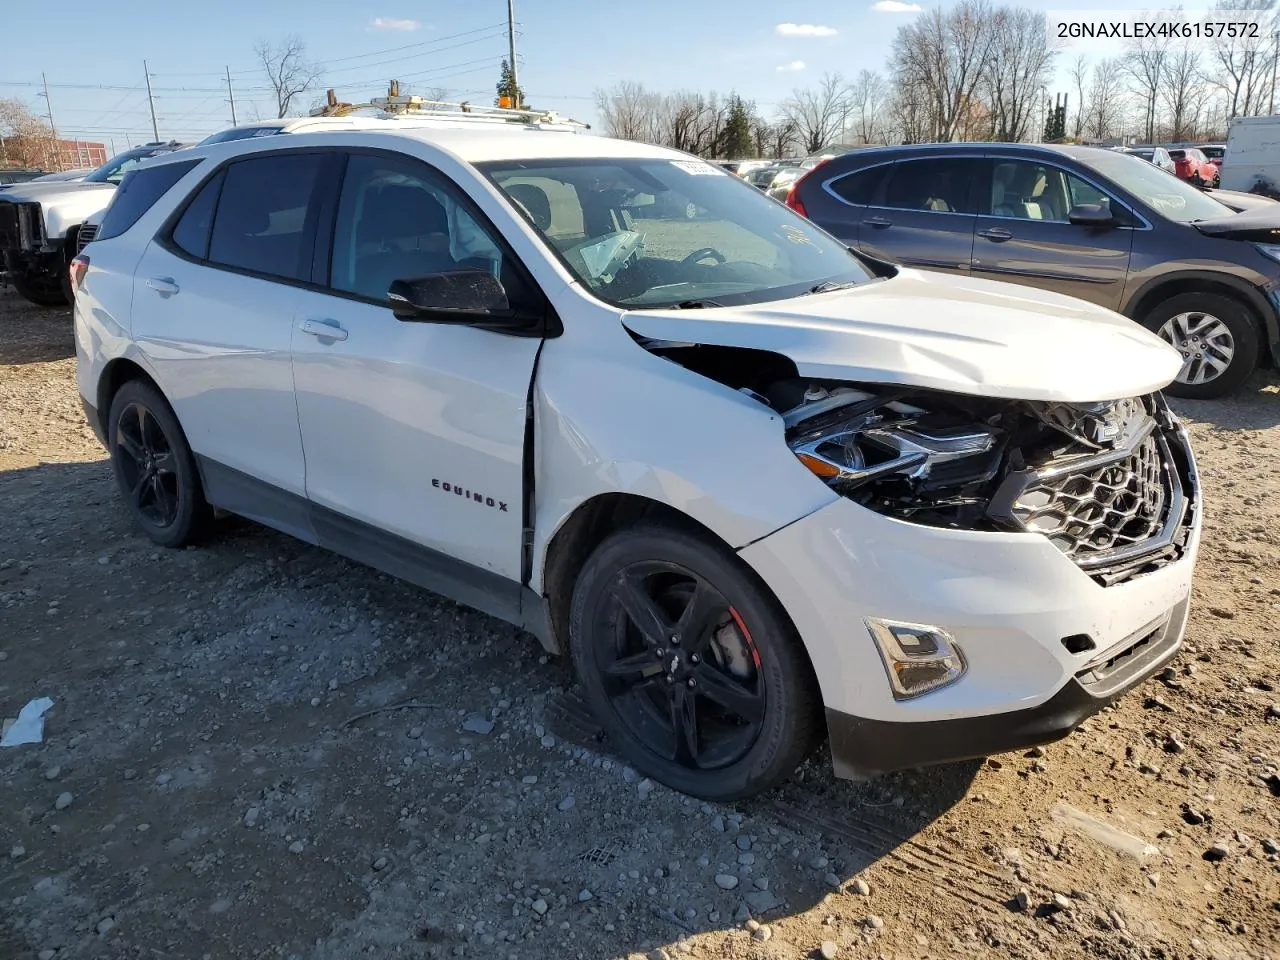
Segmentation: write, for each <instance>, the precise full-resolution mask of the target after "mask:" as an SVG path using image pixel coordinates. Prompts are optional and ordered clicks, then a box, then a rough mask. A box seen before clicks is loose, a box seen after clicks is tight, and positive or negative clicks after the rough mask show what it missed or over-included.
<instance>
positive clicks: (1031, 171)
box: [987, 160, 1083, 223]
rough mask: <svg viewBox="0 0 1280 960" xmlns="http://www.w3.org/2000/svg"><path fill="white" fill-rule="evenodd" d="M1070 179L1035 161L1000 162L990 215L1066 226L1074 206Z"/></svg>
mask: <svg viewBox="0 0 1280 960" xmlns="http://www.w3.org/2000/svg"><path fill="white" fill-rule="evenodd" d="M1067 179H1068V177H1067V174H1066V173H1064V172H1063V171H1061V170H1059V169H1058V168H1057V167H1051V166H1048V165H1046V164H1043V163H1036V162H1035V161H1034V160H997V161H996V162H995V167H994V170H993V172H992V178H991V192H990V194H989V200H990V206H989V208H988V211H987V212H989V213H990V214H991V216H993V217H1007V218H1011V219H1014V220H1048V221H1052V222H1058V223H1065V222H1066V220H1067V213H1068V211H1070V209H1071V206H1072V202H1071V197H1070V194H1069V193H1068V190H1067ZM1082 186H1083V184H1082Z"/></svg>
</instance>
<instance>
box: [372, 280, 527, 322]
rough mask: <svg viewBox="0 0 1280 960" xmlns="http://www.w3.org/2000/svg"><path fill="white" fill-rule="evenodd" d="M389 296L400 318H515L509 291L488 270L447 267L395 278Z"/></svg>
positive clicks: (431, 319) (474, 319)
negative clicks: (410, 276) (508, 296)
mask: <svg viewBox="0 0 1280 960" xmlns="http://www.w3.org/2000/svg"><path fill="white" fill-rule="evenodd" d="M387 298H388V299H389V300H390V301H391V311H392V313H394V314H395V316H396V319H398V320H427V321H436V322H440V323H450V322H453V323H475V322H477V321H479V322H485V321H490V322H492V321H502V320H504V319H511V318H513V313H512V310H511V303H510V301H508V300H507V291H506V290H505V289H503V286H502V283H501V282H500V281H499V280H498V278H497V277H495V276H494V275H493V274H491V273H489V272H488V271H487V270H470V269H463V270H446V271H444V272H442V273H433V274H430V275H428V276H425V277H412V278H408V279H404V280H396V281H394V282H393V283H392V284H391V288H390V289H389V290H388V291H387Z"/></svg>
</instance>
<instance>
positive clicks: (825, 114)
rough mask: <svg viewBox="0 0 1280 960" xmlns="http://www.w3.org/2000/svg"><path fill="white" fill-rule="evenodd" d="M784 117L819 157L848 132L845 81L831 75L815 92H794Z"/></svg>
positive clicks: (784, 104) (785, 105) (784, 109)
mask: <svg viewBox="0 0 1280 960" xmlns="http://www.w3.org/2000/svg"><path fill="white" fill-rule="evenodd" d="M782 114H783V116H784V117H786V118H787V119H788V120H790V121H791V123H792V124H794V127H795V131H796V134H797V135H798V136H799V138H800V140H801V142H802V143H803V145H804V149H805V150H807V151H808V152H809V153H817V152H818V151H819V150H821V149H822V148H823V147H825V146H827V145H829V144H830V143H832V142H833V141H834V140H835V139H836V137H838V136H839V135H840V133H841V131H843V130H844V125H845V120H846V119H847V117H848V116H849V88H848V86H847V85H846V84H845V82H844V77H842V76H841V75H840V74H838V73H828V74H826V75H825V76H824V77H823V78H822V82H821V83H820V84H819V85H818V87H817V88H816V89H815V88H813V87H808V88H805V89H803V90H793V91H792V93H791V97H790V98H789V99H788V100H787V101H786V102H784V103H783V104H782Z"/></svg>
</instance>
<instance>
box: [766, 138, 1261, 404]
mask: <svg viewBox="0 0 1280 960" xmlns="http://www.w3.org/2000/svg"><path fill="white" fill-rule="evenodd" d="M787 203H788V204H789V205H790V206H792V207H793V208H795V209H797V210H799V211H800V212H802V213H804V214H805V215H806V216H808V217H810V218H811V219H812V220H814V221H815V222H816V223H817V224H818V225H819V226H821V227H823V228H824V229H826V230H827V231H828V232H830V233H832V234H834V235H835V236H836V237H838V238H839V239H841V240H843V241H844V242H845V243H846V244H848V245H849V246H851V247H854V248H856V249H858V250H861V251H863V252H865V253H867V254H870V255H872V256H874V257H878V258H880V259H884V260H890V261H893V262H895V263H899V264H902V265H903V266H908V267H918V268H921V269H926V270H938V271H943V272H946V273H951V274H961V275H965V276H973V277H985V278H989V279H991V280H1006V281H1011V282H1014V283H1025V284H1028V285H1030V286H1034V287H1043V288H1045V289H1049V290H1055V291H1057V292H1059V293H1066V294H1070V295H1072V296H1075V297H1080V298H1081V299H1083V300H1091V301H1093V302H1094V303H1098V304H1102V305H1103V306H1106V307H1110V308H1111V309H1113V310H1116V311H1119V312H1120V313H1122V314H1124V315H1125V316H1127V317H1130V318H1132V319H1134V320H1136V321H1138V322H1139V323H1141V324H1142V325H1143V326H1145V327H1147V328H1148V329H1150V330H1153V331H1155V332H1156V333H1158V334H1159V335H1160V336H1161V337H1163V338H1164V339H1165V340H1167V341H1168V342H1169V343H1171V344H1173V345H1174V346H1175V347H1177V348H1178V349H1179V350H1180V351H1181V352H1182V356H1183V359H1184V362H1183V366H1182V370H1181V372H1180V373H1179V374H1178V379H1177V381H1176V382H1174V383H1173V384H1171V385H1170V386H1169V391H1168V392H1169V393H1172V394H1174V395H1176V396H1182V397H1200V398H1207V397H1216V396H1221V395H1223V394H1225V393H1228V392H1230V391H1231V390H1234V389H1235V388H1236V387H1238V386H1239V385H1240V384H1241V383H1242V382H1243V381H1244V380H1245V378H1246V377H1248V376H1249V374H1250V373H1251V372H1252V371H1253V369H1254V368H1255V367H1256V366H1258V365H1259V363H1262V364H1265V365H1268V366H1280V319H1278V318H1280V293H1278V292H1277V291H1280V204H1276V205H1269V206H1267V207H1261V208H1258V209H1254V210H1247V211H1245V212H1242V213H1237V212H1235V211H1233V210H1232V209H1230V208H1229V207H1226V206H1223V205H1222V204H1221V203H1219V202H1218V201H1216V200H1214V199H1212V198H1211V197H1210V196H1208V195H1206V194H1205V193H1203V192H1202V191H1200V190H1198V189H1196V188H1195V187H1193V186H1190V185H1189V184H1186V183H1183V182H1182V181H1181V180H1179V179H1178V178H1177V177H1175V176H1172V175H1170V174H1168V173H1165V172H1164V171H1163V170H1160V169H1159V168H1157V167H1155V166H1152V165H1151V164H1150V163H1147V162H1146V161H1144V160H1141V159H1139V158H1137V157H1133V156H1128V155H1126V154H1124V153H1120V152H1117V151H1114V150H1104V149H1100V148H1095V147H1075V146H1034V145H1026V144H1004V143H947V144H927V145H920V146H905V147H885V148H872V149H867V150H860V151H857V152H854V153H848V154H845V155H843V156H839V157H835V158H834V159H832V160H829V161H827V162H825V163H823V164H822V165H821V166H819V167H817V168H816V169H814V170H812V171H810V172H809V173H808V174H807V175H806V176H805V177H803V178H802V179H801V180H799V181H798V182H797V183H796V184H795V185H794V186H793V187H792V189H791V192H790V194H789V195H788V197H787ZM1045 347H1046V349H1052V345H1051V344H1046V345H1045Z"/></svg>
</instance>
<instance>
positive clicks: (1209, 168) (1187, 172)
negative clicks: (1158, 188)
mask: <svg viewBox="0 0 1280 960" xmlns="http://www.w3.org/2000/svg"><path fill="white" fill-rule="evenodd" d="M1169 156H1171V157H1173V172H1174V173H1175V174H1177V176H1178V177H1180V178H1181V179H1183V180H1186V181H1187V182H1188V183H1190V184H1193V185H1194V186H1197V187H1216V186H1217V185H1218V180H1219V176H1218V168H1217V167H1215V166H1214V165H1213V164H1212V163H1210V162H1209V158H1208V157H1206V156H1205V155H1204V152H1203V151H1201V150H1199V149H1197V148H1195V147H1177V148H1173V149H1171V150H1170V151H1169Z"/></svg>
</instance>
